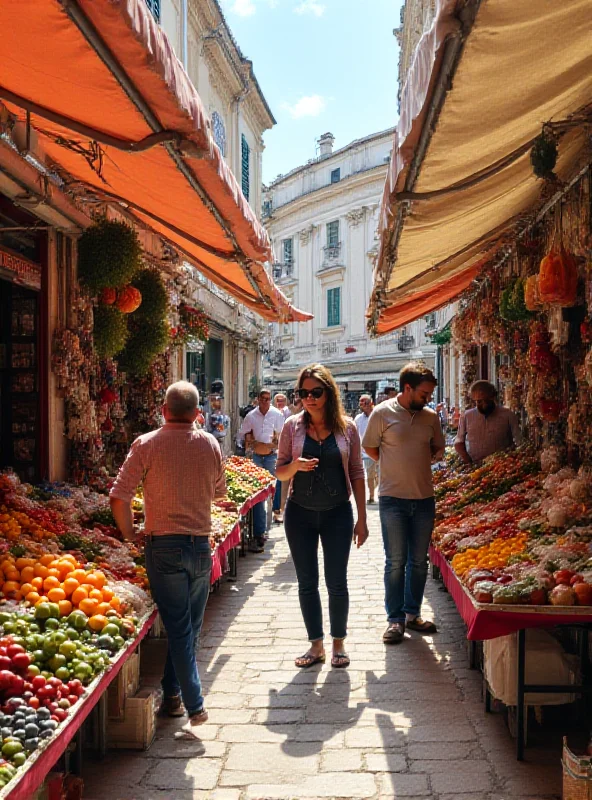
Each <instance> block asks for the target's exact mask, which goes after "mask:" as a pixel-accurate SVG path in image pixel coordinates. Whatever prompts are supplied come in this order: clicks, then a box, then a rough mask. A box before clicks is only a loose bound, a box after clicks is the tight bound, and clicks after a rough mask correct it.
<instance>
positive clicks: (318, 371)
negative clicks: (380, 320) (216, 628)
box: [110, 363, 520, 725]
mask: <svg viewBox="0 0 592 800" xmlns="http://www.w3.org/2000/svg"><path fill="white" fill-rule="evenodd" d="M436 386H437V380H436V377H435V376H434V374H433V373H432V372H431V370H430V369H428V368H427V367H426V366H425V365H424V364H421V363H410V364H408V365H407V366H405V367H404V368H403V369H402V370H401V373H400V377H399V389H398V391H397V390H396V389H395V388H394V387H387V388H388V390H389V391H385V393H384V394H385V398H384V399H383V400H382V401H381V402H378V403H377V404H376V405H375V404H374V400H373V398H372V396H371V395H370V394H363V395H362V396H361V397H360V398H359V413H358V414H357V416H356V417H355V420H354V419H352V418H351V417H350V416H348V415H347V414H346V413H345V410H344V407H343V403H342V398H341V394H340V391H339V388H338V386H337V384H336V382H335V380H334V378H333V376H332V375H331V372H330V371H329V370H328V369H327V368H326V367H324V366H323V365H321V364H314V365H311V366H309V367H306V368H305V369H303V370H302V371H301V373H300V376H299V378H298V382H297V386H296V390H295V394H294V398H293V400H292V403H290V402H289V399H288V397H287V396H286V395H285V394H283V393H279V394H277V395H275V397H273V398H272V394H271V392H270V391H269V390H268V389H261V390H260V391H259V392H258V394H257V397H256V398H255V399H256V402H253V403H252V404H251V407H248V408H246V409H243V410H242V411H241V417H242V423H241V426H240V429H239V433H238V442H239V443H240V445H241V446H243V447H244V449H245V452H246V453H247V454H248V455H249V456H250V457H251V458H252V459H253V461H254V462H255V463H257V464H258V465H259V466H260V467H262V468H264V469H266V470H268V471H269V472H270V473H271V474H272V475H273V476H274V477H275V478H276V480H277V483H276V491H275V495H274V505H273V516H274V519H275V521H276V522H281V521H283V522H284V527H285V535H286V539H287V542H288V546H289V549H290V553H291V557H292V560H293V563H294V568H295V571H296V577H297V581H298V596H299V601H300V608H301V612H302V618H303V621H304V626H305V628H306V632H307V636H308V641H309V645H308V648H307V650H306V652H305V653H304V654H303V655H300V656H298V657H297V658H296V659H295V665H296V666H297V667H298V668H301V669H306V668H309V667H311V666H312V665H313V664H319V663H324V662H325V659H326V654H325V646H324V641H325V628H324V623H323V614H322V606H321V599H320V591H319V584H320V575H319V558H318V551H319V544H320V546H321V547H322V549H323V555H324V559H323V561H324V579H325V585H326V588H327V593H328V597H329V633H330V636H331V638H332V650H331V659H330V660H331V665H332V666H333V667H335V668H345V667H348V666H349V664H350V658H349V655H348V654H347V652H346V649H345V640H346V636H347V621H348V611H349V593H348V584H347V569H348V562H349V558H350V555H351V551H352V544H355V545H356V547H357V548H360V547H362V546H363V545H364V543H365V542H366V540H367V539H368V535H369V533H368V525H367V505H371V504H374V503H376V502H378V511H379V517H380V525H381V531H382V541H383V547H384V556H385V566H384V598H385V600H384V604H385V612H386V623H387V627H386V629H385V631H384V633H383V636H382V639H383V642H384V643H385V644H388V645H391V644H392V645H394V644H398V643H401V642H403V641H404V640H405V639H406V638H407V635H406V632H407V631H409V630H410V631H414V632H417V633H419V634H428V635H430V634H434V633H436V632H437V628H436V624H435V622H434V620H430V619H424V618H423V617H422V615H421V614H422V602H423V595H424V589H425V584H426V579H427V574H428V548H429V544H430V539H431V536H432V530H433V527H434V520H435V500H434V489H433V481H432V465H433V464H434V463H436V462H438V461H439V460H440V459H441V458H442V456H443V453H444V448H445V436H444V430H445V429H446V428H449V427H450V426H451V425H454V423H455V422H456V428H455V430H457V433H456V439H455V448H456V450H457V452H458V454H459V456H460V458H461V459H462V460H463V461H465V462H467V463H474V462H479V461H480V460H482V459H483V458H485V457H486V456H488V455H490V454H491V453H493V452H496V451H498V450H502V449H505V448H507V447H512V446H514V445H517V444H519V442H520V431H519V426H518V420H517V419H516V417H515V415H514V414H513V413H512V412H511V411H509V410H508V409H506V408H504V407H503V406H501V405H499V403H498V402H497V393H496V388H495V386H494V385H493V384H491V383H488V382H487V381H477V382H476V383H475V384H474V385H473V386H472V388H471V396H472V399H473V401H474V403H475V407H474V408H472V409H469V410H467V411H466V412H465V414H464V415H462V417H460V418H459V419H458V420H455V419H454V416H453V415H452V414H451V412H450V411H448V410H446V416H445V418H443V411H444V409H443V408H442V406H441V405H440V407H438V406H436V405H435V404H434V403H433V400H432V397H433V393H434V390H435V388H436ZM216 389H217V390H218V392H217V393H213V394H211V395H210V397H209V398H208V401H207V407H206V408H205V409H204V411H205V414H202V415H201V418H200V413H201V409H200V406H199V394H198V391H197V389H196V388H195V386H193V385H192V384H190V383H187V382H184V381H181V382H178V383H175V384H173V385H172V386H170V387H169V388H168V390H167V393H166V398H165V404H164V406H163V410H162V411H163V417H164V420H165V422H164V425H163V426H162V427H161V428H160V429H159V430H157V431H153V432H151V433H148V434H144V435H143V436H140V437H139V438H138V439H137V440H136V441H135V442H134V443H133V444H132V447H131V449H130V451H129V454H128V456H127V458H126V461H125V462H124V464H123V465H122V467H121V469H120V471H119V474H118V476H117V479H116V481H115V483H114V485H113V488H112V490H111V495H110V499H111V507H112V511H113V515H114V517H115V520H116V523H117V525H118V527H119V529H120V531H121V533H122V535H123V537H124V538H125V539H127V540H133V539H134V538H136V536H137V535H138V532H137V531H136V530H135V529H134V525H133V516H132V511H131V500H132V498H133V496H134V493H135V490H136V487H137V486H138V484H140V483H142V484H143V487H144V499H145V527H144V531H143V533H142V535H143V536H144V541H145V548H146V569H147V572H148V577H149V579H150V585H151V590H152V594H153V597H154V600H155V602H156V604H157V606H158V609H159V611H160V614H161V617H162V620H163V623H164V626H165V628H166V631H167V635H168V657H167V662H166V666H165V670H164V675H163V678H162V688H163V693H164V700H163V711H164V712H165V713H167V714H169V715H171V716H182V715H183V714H184V713H187V715H188V718H189V721H190V723H191V724H192V725H200V724H202V723H204V722H205V721H207V712H206V710H205V705H204V698H203V693H202V686H201V682H200V678H199V673H198V670H197V662H196V649H197V646H198V644H199V635H200V630H201V625H202V621H203V615H204V609H205V606H206V602H207V598H208V593H209V576H210V568H211V555H210V550H209V534H210V531H211V516H210V514H211V512H210V508H211V504H212V502H213V501H214V500H215V499H216V498H218V497H222V496H223V495H224V493H225V484H224V471H223V456H222V446H221V445H222V444H224V442H225V440H226V438H227V436H228V433H229V430H230V420H229V418H228V416H227V415H226V414H225V413H224V411H223V407H222V395H223V386H221V382H218V385H217V386H216ZM198 420H199V422H200V424H196V422H197V421H198ZM189 465H193V466H189ZM352 498H353V504H352ZM354 506H355V511H356V513H355V514H354ZM267 519H268V515H267V513H266V510H265V506H264V504H263V503H260V504H258V505H256V506H255V507H254V511H253V526H254V541H255V549H256V550H257V551H259V552H262V551H263V550H264V547H265V538H266V533H267V526H268V522H267Z"/></svg>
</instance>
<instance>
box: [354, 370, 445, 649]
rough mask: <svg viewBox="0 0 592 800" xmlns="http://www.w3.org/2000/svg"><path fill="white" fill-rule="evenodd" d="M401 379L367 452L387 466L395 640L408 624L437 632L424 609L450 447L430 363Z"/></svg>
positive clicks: (388, 578)
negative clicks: (440, 483)
mask: <svg viewBox="0 0 592 800" xmlns="http://www.w3.org/2000/svg"><path fill="white" fill-rule="evenodd" d="M399 380H400V392H399V394H398V395H397V396H396V397H394V398H392V399H390V400H385V401H384V402H383V403H380V404H379V405H378V406H376V408H375V409H374V411H373V412H372V414H371V415H370V419H369V420H368V427H367V428H366V433H365V434H364V439H363V441H362V446H363V448H364V450H365V451H366V453H367V455H368V456H370V458H372V459H374V461H378V462H379V465H380V485H379V489H378V495H379V500H378V502H379V510H380V523H381V527H382V539H383V544H384V552H385V557H386V561H385V571H384V588H385V606H386V612H387V619H388V627H387V629H386V631H385V633H384V635H383V637H382V638H383V641H384V642H386V643H388V644H397V643H399V642H402V641H403V639H404V635H405V627H407V628H410V629H411V630H415V631H418V632H419V633H434V632H435V631H436V626H435V625H434V623H433V622H430V621H428V620H423V619H422V618H421V616H420V612H421V604H422V601H423V593H424V589H425V583H426V578H427V574H428V548H429V544H430V539H431V537H432V530H433V528H434V519H435V512H436V505H435V500H434V487H433V483H432V461H434V460H437V459H439V458H441V457H442V455H443V453H444V447H445V441H444V436H443V434H442V428H441V425H440V420H439V418H438V415H437V414H436V412H435V411H432V409H430V408H426V406H427V404H428V403H429V402H430V400H431V399H432V393H433V391H434V389H435V387H436V385H437V381H436V378H435V377H434V375H433V373H432V372H431V370H429V369H428V368H427V367H426V366H425V365H423V364H419V363H411V364H407V365H406V366H405V367H403V369H402V370H401V374H400V378H399Z"/></svg>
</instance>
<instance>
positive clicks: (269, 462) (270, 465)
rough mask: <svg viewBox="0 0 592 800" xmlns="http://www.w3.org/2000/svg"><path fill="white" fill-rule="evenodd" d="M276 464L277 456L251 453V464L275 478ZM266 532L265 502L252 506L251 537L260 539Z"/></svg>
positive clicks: (274, 454)
mask: <svg viewBox="0 0 592 800" xmlns="http://www.w3.org/2000/svg"><path fill="white" fill-rule="evenodd" d="M276 462H277V454H276V453H270V454H269V455H268V456H258V455H257V453H253V463H254V464H257V466H258V467H262V468H263V469H266V470H267V471H268V472H271V474H272V475H274V476H275V465H276ZM266 530H267V515H266V513H265V500H263V501H262V502H261V503H257V505H256V506H253V536H254V537H255V538H256V539H261V538H263V536H264V535H265V532H266Z"/></svg>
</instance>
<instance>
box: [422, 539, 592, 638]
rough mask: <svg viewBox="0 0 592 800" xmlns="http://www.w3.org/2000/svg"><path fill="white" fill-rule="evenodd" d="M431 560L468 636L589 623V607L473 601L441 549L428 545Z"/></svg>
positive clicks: (476, 636) (591, 609)
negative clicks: (517, 604)
mask: <svg viewBox="0 0 592 800" xmlns="http://www.w3.org/2000/svg"><path fill="white" fill-rule="evenodd" d="M430 560H431V562H432V564H435V565H436V566H437V567H438V569H439V570H440V572H441V573H442V578H443V580H444V583H445V585H446V588H447V589H448V591H449V592H450V594H451V596H452V599H453V600H454V602H455V604H456V607H457V609H458V612H459V614H460V615H461V617H462V618H463V619H464V621H465V623H466V625H467V639H477V640H479V641H481V640H483V639H495V638H496V637H497V636H505V635H506V634H508V633H514V632H515V631H518V630H521V629H522V628H551V627H553V626H554V625H576V624H578V623H580V624H581V623H583V622H586V623H592V608H590V609H587V608H582V609H574V610H573V612H572V611H568V610H567V609H562V608H560V607H559V606H497V605H492V604H487V605H483V604H480V603H477V602H475V600H474V598H473V597H472V595H471V594H469V592H468V591H467V590H466V589H465V587H464V586H463V585H462V583H460V581H459V580H458V578H457V577H456V575H455V573H454V570H453V569H452V567H451V566H450V564H449V563H448V561H446V559H445V558H444V556H443V555H442V553H440V551H439V550H437V549H436V548H435V547H430Z"/></svg>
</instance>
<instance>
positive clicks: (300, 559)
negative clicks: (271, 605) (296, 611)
mask: <svg viewBox="0 0 592 800" xmlns="http://www.w3.org/2000/svg"><path fill="white" fill-rule="evenodd" d="M284 527H285V529H286V536H287V538H288V545H289V546H290V552H291V554H292V560H293V561H294V566H295V568H296V576H297V578H298V597H299V599H300V608H301V610H302V616H303V617H304V624H305V625H306V631H307V633H308V638H309V639H310V641H311V642H314V641H316V640H317V639H322V638H323V612H322V609H321V597H320V595H319V558H318V549H319V539H320V540H321V545H322V546H323V555H324V561H325V583H326V584H327V591H328V592H329V621H330V623H331V636H332V637H333V638H334V639H345V637H346V635H347V615H348V612H349V592H348V590H347V562H348V561H349V553H350V550H351V543H352V538H353V534H354V514H353V510H352V507H351V503H349V502H347V503H342V504H341V505H340V506H337V507H336V508H331V509H329V510H327V511H309V510H308V509H306V508H302V506H299V505H297V503H294V502H293V501H292V500H288V502H287V503H286V510H285V513H284Z"/></svg>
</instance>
